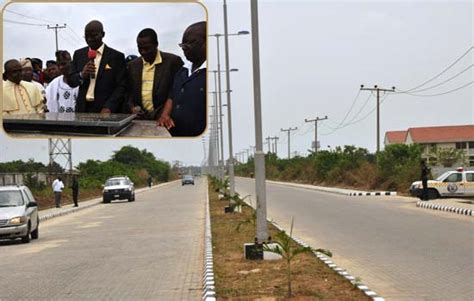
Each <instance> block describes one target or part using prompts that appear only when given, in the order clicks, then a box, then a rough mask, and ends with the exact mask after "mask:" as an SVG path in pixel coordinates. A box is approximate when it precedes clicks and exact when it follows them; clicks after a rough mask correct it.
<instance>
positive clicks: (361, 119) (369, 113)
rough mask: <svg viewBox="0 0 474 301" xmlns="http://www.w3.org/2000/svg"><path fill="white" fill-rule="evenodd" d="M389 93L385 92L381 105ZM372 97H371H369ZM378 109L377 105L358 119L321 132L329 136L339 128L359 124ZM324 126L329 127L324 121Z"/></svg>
mask: <svg viewBox="0 0 474 301" xmlns="http://www.w3.org/2000/svg"><path fill="white" fill-rule="evenodd" d="M387 96H388V94H385V95H384V96H383V97H382V98H381V99H380V105H382V104H383V103H384V101H385V99H386V98H387ZM369 98H370V97H369ZM376 109H377V106H375V107H374V108H373V109H372V110H370V111H369V112H367V114H365V115H364V117H362V118H360V119H357V120H356V121H354V119H355V118H352V119H351V121H349V122H348V123H346V124H345V125H343V126H341V127H339V128H335V129H333V130H332V131H330V132H329V133H321V135H323V136H328V135H331V134H332V133H334V132H335V131H337V130H340V129H343V128H346V127H348V126H350V125H354V124H357V123H359V122H362V121H364V120H365V119H367V118H368V117H369V116H370V115H371V114H372V113H373V112H374V111H375V110H376ZM322 125H323V126H325V127H328V126H327V125H325V124H324V123H323V124H322Z"/></svg>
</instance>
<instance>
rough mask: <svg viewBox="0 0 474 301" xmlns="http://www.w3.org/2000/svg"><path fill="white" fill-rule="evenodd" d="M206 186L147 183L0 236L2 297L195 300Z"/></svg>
mask: <svg viewBox="0 0 474 301" xmlns="http://www.w3.org/2000/svg"><path fill="white" fill-rule="evenodd" d="M206 189H207V186H206V185H204V183H203V182H202V181H198V182H196V185H195V186H190V185H187V186H184V187H181V183H179V182H176V183H173V184H170V185H168V186H165V187H159V188H152V189H150V190H147V191H145V192H142V193H140V194H137V196H136V201H135V202H133V203H128V202H127V201H115V202H112V203H111V204H100V205H98V206H95V207H92V208H89V209H84V210H82V211H80V212H77V213H73V214H69V215H66V216H63V217H57V218H54V219H52V220H48V221H45V222H43V223H42V224H41V227H40V238H39V240H37V241H32V242H31V243H30V244H28V245H27V244H21V243H18V242H10V241H8V242H7V241H3V242H0V300H1V301H5V300H20V299H21V300H166V301H168V300H193V301H194V300H198V299H199V298H200V296H201V294H202V266H203V265H202V262H203V256H204V255H203V239H204V238H203V237H204V218H205V210H204V209H205V200H206V199H205V198H206Z"/></svg>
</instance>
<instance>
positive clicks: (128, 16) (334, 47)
mask: <svg viewBox="0 0 474 301" xmlns="http://www.w3.org/2000/svg"><path fill="white" fill-rule="evenodd" d="M227 2H228V5H227V7H228V19H229V33H236V32H238V31H241V30H248V31H250V32H252V28H251V23H250V1H248V0H245V1H233V0H228V1H227ZM203 3H204V5H205V6H206V7H207V10H208V17H209V19H208V21H209V28H208V33H209V34H214V33H223V31H224V26H223V14H222V2H221V1H203ZM53 6H54V10H53V9H52V7H53ZM82 6H84V7H87V9H85V10H84V11H83V10H82V8H81V10H79V8H78V4H76V5H75V6H74V7H73V6H71V5H67V4H55V5H53V4H50V3H48V4H14V5H11V6H9V7H7V9H11V10H12V11H13V10H14V11H15V12H17V13H22V14H25V15H28V16H30V17H35V18H40V19H47V20H51V21H59V22H61V23H67V24H70V26H71V28H72V29H73V31H75V32H76V33H77V35H76V34H74V33H73V32H72V31H71V30H69V29H66V30H64V31H63V33H62V34H63V38H60V39H59V43H60V46H61V45H64V47H67V49H68V50H71V51H72V50H74V49H76V48H80V47H83V46H85V43H84V42H81V41H80V40H79V38H80V36H82V32H83V27H84V25H85V24H86V23H87V21H88V20H91V19H93V18H97V19H99V20H101V21H102V22H103V23H104V28H105V32H106V36H105V38H104V42H105V43H106V44H107V45H109V46H111V47H113V48H115V49H118V50H120V51H122V52H124V53H125V54H132V53H133V54H136V49H135V48H136V47H135V37H136V34H137V33H138V31H139V30H140V29H141V28H144V27H152V28H155V29H156V30H157V32H158V36H159V40H160V47H161V48H162V49H163V50H165V51H169V52H173V53H176V54H179V55H181V56H183V55H182V52H181V51H180V50H179V48H178V47H177V43H179V42H180V39H181V35H182V32H183V31H184V29H185V28H186V26H187V25H189V24H191V23H193V22H196V21H199V20H202V18H203V17H205V11H204V10H203V9H202V7H201V6H199V5H197V4H182V3H181V4H170V3H154V4H107V5H106V4H93V3H88V4H81V7H82ZM140 9H144V11H143V10H140ZM78 10H79V11H81V13H77V11H78ZM155 15H156V16H157V17H155ZM473 15H474V5H473V2H472V1H319V0H313V1H310V0H308V1H289V0H285V1H283V0H282V1H276V0H273V1H259V27H260V28H259V36H260V63H261V65H260V69H261V96H262V120H263V135H264V137H268V136H279V140H278V142H279V144H278V155H279V156H280V157H282V158H283V157H286V156H287V148H288V139H287V134H286V132H281V129H282V128H283V129H287V128H290V127H291V128H295V127H298V130H296V131H293V132H292V134H291V151H292V152H298V153H299V154H303V155H304V154H307V152H308V149H310V148H311V142H312V141H313V140H314V123H305V118H306V119H314V118H315V117H324V116H328V119H327V120H325V121H321V122H319V123H318V140H319V141H320V144H321V149H333V148H334V147H336V146H343V145H356V146H358V147H364V148H367V149H369V151H371V152H373V151H375V149H376V115H375V112H374V108H375V104H376V100H375V98H374V96H373V95H371V93H370V92H369V91H360V90H359V88H360V85H361V84H364V85H365V86H366V87H373V86H374V85H378V86H379V87H382V88H391V87H393V86H395V87H396V91H408V90H410V89H412V88H414V87H417V86H419V85H420V84H423V83H425V82H427V81H428V80H430V79H432V78H434V77H436V76H437V75H438V74H440V73H441V72H443V71H445V70H446V71H445V72H444V73H442V74H441V75H440V76H439V77H437V78H436V79H434V80H432V81H430V82H428V83H427V84H425V85H423V86H422V87H420V88H418V89H415V90H413V91H412V94H417V95H419V96H412V95H408V94H406V93H387V94H386V95H381V96H382V97H381V98H382V102H381V114H380V120H381V129H380V131H381V137H380V139H381V143H382V147H383V136H384V133H385V132H386V131H392V130H406V129H408V128H410V127H420V126H441V125H460V124H474V105H473V100H474V97H473V95H474V90H473V89H474V85H473V84H472V81H473V80H474V79H473V78H474V76H473V75H474V74H473V68H472V65H473V59H474V49H472V46H473V44H474V43H473V41H474V32H473V28H474V24H473ZM149 16H150V17H149ZM158 16H159V17H158ZM7 18H8V20H14V21H21V22H32V23H42V22H41V21H38V20H35V19H31V18H30V19H26V18H23V17H20V16H19V15H14V14H11V13H9V12H5V13H4V19H7ZM124 20H127V21H126V22H124ZM3 29H4V43H3V47H4V60H5V59H6V58H9V57H21V56H33V55H32V54H29V53H27V50H31V48H28V47H25V45H26V44H25V43H28V45H31V43H34V44H35V45H39V46H38V47H37V48H35V53H37V54H38V56H40V57H45V58H46V57H47V56H48V53H50V52H51V49H53V50H54V34H53V31H52V30H47V29H44V27H40V26H29V25H20V24H13V23H8V24H7V23H4V27H3ZM60 32H61V31H60ZM68 33H69V34H70V35H69V34H68ZM77 36H79V37H77ZM60 37H61V36H60ZM68 39H69V40H70V41H69V43H70V44H69V43H68V41H67V40H68ZM74 41H75V42H74ZM220 42H221V43H220V44H221V69H222V70H223V69H225V62H224V55H223V53H224V48H223V44H224V43H223V39H221V41H220ZM74 43H75V44H74ZM60 48H61V47H60ZM251 49H252V43H251V35H246V36H231V37H229V53H230V68H238V69H239V71H238V72H233V73H231V87H230V88H231V90H232V94H231V104H232V121H233V127H232V129H233V149H234V153H237V152H240V151H243V150H245V149H248V148H250V146H254V145H255V128H254V103H253V86H252V83H253V77H252V51H251ZM469 49H470V51H468V50H469ZM463 54H465V55H464V57H463V58H461V59H460V60H459V61H458V62H457V63H456V64H454V65H453V66H452V67H451V68H448V67H449V66H450V65H452V64H453V62H455V61H456V60H457V59H459V58H460V57H461V56H462V55H463ZM208 55H209V56H208V67H209V70H215V69H216V68H217V62H216V61H217V60H216V39H215V38H214V37H209V40H208ZM183 58H184V57H183ZM451 78H452V79H451ZM208 82H209V83H208V87H209V90H211V91H214V90H215V88H214V78H213V75H212V74H210V75H209V77H208ZM443 82H444V83H443ZM222 83H223V88H222V90H225V89H226V88H225V76H223V77H222ZM469 83H471V85H469V86H466V87H464V88H461V89H460V90H457V91H454V92H451V93H447V94H444V93H446V92H450V91H452V90H455V89H457V88H459V87H462V86H464V85H466V84H469ZM438 94H440V95H438ZM223 101H224V103H226V102H227V101H226V98H225V97H224V98H223ZM208 103H209V104H211V103H212V98H211V97H209V99H208ZM224 113H225V116H224V128H225V129H227V114H226V112H224ZM224 137H225V145H224V149H225V157H228V141H227V130H225V131H224ZM208 140H209V139H208V135H204V136H203V137H200V138H194V139H179V140H176V139H174V140H173V139H171V140H168V139H133V140H131V139H128V140H123V139H74V140H73V142H72V144H73V162H74V164H75V165H76V164H78V163H79V162H81V161H85V160H87V159H96V160H107V159H108V158H109V157H110V155H111V154H112V153H113V151H115V150H118V149H120V147H121V146H124V145H134V146H136V147H138V148H141V149H143V148H146V149H147V150H148V151H151V152H153V153H154V154H155V156H156V157H158V158H161V159H163V160H166V161H175V160H180V161H181V162H183V164H185V165H191V164H193V165H200V164H201V163H202V162H203V159H204V156H205V151H204V146H205V145H207V141H208ZM264 150H265V151H266V150H267V145H266V144H264ZM28 158H34V159H35V160H37V161H43V162H46V161H47V160H48V144H47V140H44V139H42V140H36V139H35V140H18V139H11V138H7V137H6V136H5V135H4V134H1V135H0V162H3V161H10V160H15V159H28Z"/></svg>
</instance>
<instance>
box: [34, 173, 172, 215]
mask: <svg viewBox="0 0 474 301" xmlns="http://www.w3.org/2000/svg"><path fill="white" fill-rule="evenodd" d="M176 181H178V180H176ZM176 181H172V182H166V183H161V184H158V185H155V186H152V187H151V188H149V187H144V188H140V189H137V190H136V191H135V193H138V194H140V193H142V192H144V191H145V190H148V189H154V188H159V187H164V186H167V185H170V184H171V183H174V182H176ZM84 203H88V204H84ZM99 204H102V200H101V197H99V198H94V199H92V200H89V201H85V202H83V203H82V204H81V205H80V206H79V207H72V208H67V209H63V210H58V211H54V212H51V213H48V214H46V215H43V216H40V217H39V221H40V222H43V221H46V220H49V219H52V218H55V217H58V216H63V215H66V214H70V213H73V212H77V211H80V210H84V209H87V208H91V207H94V206H97V205H99ZM40 213H41V211H40Z"/></svg>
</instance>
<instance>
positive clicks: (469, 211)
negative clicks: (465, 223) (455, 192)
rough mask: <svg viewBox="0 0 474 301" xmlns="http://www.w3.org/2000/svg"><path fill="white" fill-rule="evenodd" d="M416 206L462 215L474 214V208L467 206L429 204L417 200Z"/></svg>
mask: <svg viewBox="0 0 474 301" xmlns="http://www.w3.org/2000/svg"><path fill="white" fill-rule="evenodd" d="M416 207H420V208H426V209H432V210H439V211H447V212H452V213H456V214H461V215H468V216H474V210H472V209H465V208H459V207H453V206H446V205H436V204H429V203H427V202H425V201H418V202H416Z"/></svg>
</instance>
